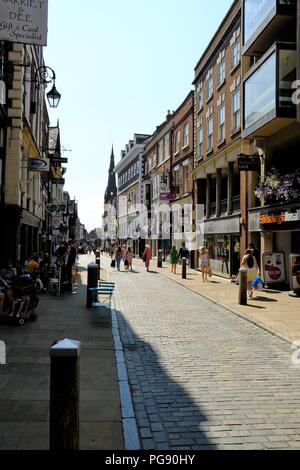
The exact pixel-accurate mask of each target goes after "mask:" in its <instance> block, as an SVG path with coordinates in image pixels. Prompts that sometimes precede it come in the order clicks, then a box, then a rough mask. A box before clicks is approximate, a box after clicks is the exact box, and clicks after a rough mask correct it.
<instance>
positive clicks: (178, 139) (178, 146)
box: [175, 131, 180, 153]
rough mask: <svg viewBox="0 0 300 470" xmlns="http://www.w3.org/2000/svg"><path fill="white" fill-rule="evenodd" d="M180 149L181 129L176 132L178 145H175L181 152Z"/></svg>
mask: <svg viewBox="0 0 300 470" xmlns="http://www.w3.org/2000/svg"><path fill="white" fill-rule="evenodd" d="M179 149H180V131H178V132H177V134H176V147H175V151H176V153H177V152H179Z"/></svg>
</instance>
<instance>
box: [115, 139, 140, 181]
mask: <svg viewBox="0 0 300 470" xmlns="http://www.w3.org/2000/svg"><path fill="white" fill-rule="evenodd" d="M144 149H145V144H136V145H135V146H134V147H133V148H132V149H131V150H130V151H129V152H128V153H127V154H126V155H125V157H124V158H122V159H121V160H120V161H119V163H118V164H117V165H116V167H115V169H114V172H115V173H117V174H119V173H120V172H121V171H122V170H124V169H125V168H126V167H127V166H128V165H130V163H131V162H133V160H135V159H136V158H137V157H138V156H139V154H140V153H143V152H144Z"/></svg>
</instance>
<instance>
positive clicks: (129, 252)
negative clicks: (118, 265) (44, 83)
mask: <svg viewBox="0 0 300 470" xmlns="http://www.w3.org/2000/svg"><path fill="white" fill-rule="evenodd" d="M132 258H133V253H132V250H131V247H130V246H129V247H128V250H127V253H126V260H125V266H126V268H127V271H129V270H130V271H132ZM126 262H127V263H126Z"/></svg>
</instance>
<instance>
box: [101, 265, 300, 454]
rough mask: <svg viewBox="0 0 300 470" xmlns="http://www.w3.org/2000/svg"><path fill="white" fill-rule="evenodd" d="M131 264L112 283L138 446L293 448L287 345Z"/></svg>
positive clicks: (294, 394) (299, 417)
mask: <svg viewBox="0 0 300 470" xmlns="http://www.w3.org/2000/svg"><path fill="white" fill-rule="evenodd" d="M103 261H104V260H103ZM134 266H135V268H136V269H135V272H133V273H125V272H124V269H122V268H123V267H122V266H121V272H117V271H116V270H111V274H110V276H111V279H112V280H114V281H115V282H116V286H117V289H116V294H115V296H114V297H115V308H116V315H117V318H118V323H119V332H120V337H121V342H122V347H123V351H124V356H125V361H126V366H127V373H128V377H129V385H130V390H131V395H132V398H133V406H134V411H135V416H136V418H137V425H138V431H139V437H140V441H141V443H142V446H143V448H144V449H157V450H158V449H165V450H180V449H187V450H193V449H195V450H196V449H211V448H216V449H268V448H270V449H286V448H299V449H300V438H299V436H300V400H299V389H300V368H299V367H297V366H294V365H293V364H292V362H291V354H292V352H293V349H292V347H291V344H288V343H287V342H286V341H282V340H281V339H280V338H277V337H276V336H273V335H270V334H269V332H268V331H266V330H264V329H262V328H258V327H257V326H256V325H254V324H253V323H250V322H249V321H245V320H244V319H243V318H241V317H240V316H238V315H232V314H231V313H229V311H228V309H226V308H223V307H222V306H221V305H219V304H218V302H216V301H213V302H212V301H210V300H208V299H207V298H205V297H204V296H202V295H199V292H197V291H195V292H193V291H192V290H191V289H187V288H185V287H184V286H183V285H180V282H178V283H176V282H174V281H173V279H171V278H169V276H168V275H166V276H163V275H160V273H158V272H157V269H156V268H152V270H151V272H149V273H147V272H146V271H145V269H144V267H143V266H142V263H140V264H139V263H138V261H136V262H135V263H134ZM165 269H166V268H165ZM163 271H164V270H162V272H163ZM207 284H209V283H207ZM226 286H227V285H224V289H225V288H226ZM229 288H234V289H235V292H237V286H231V285H230V284H229ZM219 289H220V286H219ZM220 290H221V289H220ZM222 291H223V287H222ZM275 431H276V432H275ZM297 442H298V443H299V444H298V447H297V444H295V443H297ZM289 443H292V444H291V445H292V446H293V447H290V445H289Z"/></svg>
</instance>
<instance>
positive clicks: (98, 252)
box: [96, 250, 100, 279]
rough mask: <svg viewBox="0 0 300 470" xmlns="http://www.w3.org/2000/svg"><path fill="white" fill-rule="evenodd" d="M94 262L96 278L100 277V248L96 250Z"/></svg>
mask: <svg viewBox="0 0 300 470" xmlns="http://www.w3.org/2000/svg"><path fill="white" fill-rule="evenodd" d="M96 264H97V266H98V279H100V250H96Z"/></svg>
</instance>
